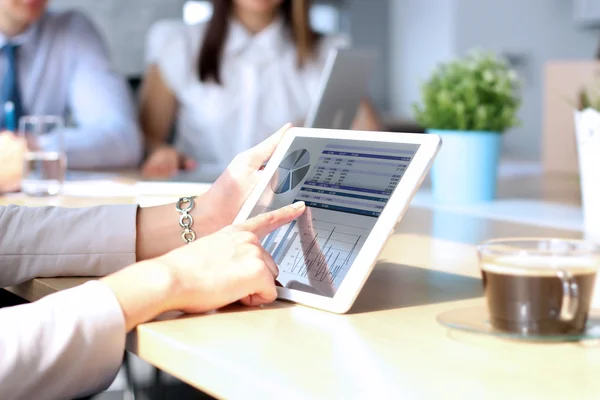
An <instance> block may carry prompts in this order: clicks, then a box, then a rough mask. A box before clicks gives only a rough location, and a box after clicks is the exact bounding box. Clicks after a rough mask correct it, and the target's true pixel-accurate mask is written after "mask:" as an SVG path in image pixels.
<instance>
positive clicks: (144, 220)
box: [136, 194, 222, 261]
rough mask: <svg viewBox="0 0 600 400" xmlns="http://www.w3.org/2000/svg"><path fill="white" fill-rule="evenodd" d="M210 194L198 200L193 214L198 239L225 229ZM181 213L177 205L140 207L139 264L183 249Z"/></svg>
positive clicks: (137, 247) (138, 228)
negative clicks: (180, 224)
mask: <svg viewBox="0 0 600 400" xmlns="http://www.w3.org/2000/svg"><path fill="white" fill-rule="evenodd" d="M205 196H206V194H205V195H203V196H200V197H198V198H196V199H195V207H194V210H193V211H192V212H191V215H192V218H193V219H194V223H193V225H192V230H193V231H194V233H195V234H196V237H197V238H200V237H203V236H206V235H210V234H211V233H214V232H216V231H217V230H218V229H220V228H221V225H222V224H221V223H219V221H217V220H216V218H215V214H216V212H215V210H212V209H211V207H210V206H209V205H208V204H207V203H208V202H207V201H206V198H205ZM180 216H181V214H179V212H177V210H176V209H175V204H167V205H164V206H157V207H146V208H140V209H139V211H138V215H137V240H136V255H137V260H138V261H143V260H148V259H151V258H155V257H158V256H161V255H163V254H165V253H168V252H169V251H171V250H174V249H176V248H178V247H181V246H183V245H184V244H185V243H184V242H183V240H182V238H181V234H182V232H183V228H182V227H181V226H179V217H180Z"/></svg>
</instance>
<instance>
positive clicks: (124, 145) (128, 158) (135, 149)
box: [64, 122, 142, 169]
mask: <svg viewBox="0 0 600 400" xmlns="http://www.w3.org/2000/svg"><path fill="white" fill-rule="evenodd" d="M64 142H65V148H66V152H67V163H68V165H69V168H75V169H89V168H126V167H137V166H138V164H139V162H140V160H141V157H142V138H141V134H140V132H139V130H138V128H137V127H136V126H135V123H133V122H131V123H123V124H118V125H115V126H114V127H104V128H101V127H93V128H87V127H81V128H70V129H66V130H65V131H64Z"/></svg>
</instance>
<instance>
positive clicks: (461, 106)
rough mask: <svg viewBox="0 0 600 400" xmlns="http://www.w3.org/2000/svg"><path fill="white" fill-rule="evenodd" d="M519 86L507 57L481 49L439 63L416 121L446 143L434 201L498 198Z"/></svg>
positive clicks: (434, 181) (417, 108) (434, 176)
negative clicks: (503, 145) (501, 164)
mask: <svg viewBox="0 0 600 400" xmlns="http://www.w3.org/2000/svg"><path fill="white" fill-rule="evenodd" d="M519 86H520V83H519V79H518V77H517V74H516V72H515V71H514V70H512V69H511V68H510V66H509V65H508V63H507V62H506V61H504V60H503V59H501V58H499V57H498V56H496V55H495V54H493V53H491V52H484V51H480V50H474V51H471V52H470V53H469V54H468V55H467V56H465V57H464V58H459V59H456V60H452V61H450V62H448V63H442V64H440V65H438V66H437V67H436V68H435V69H434V71H433V73H432V74H431V77H430V78H429V80H428V81H426V82H425V83H424V84H423V85H422V88H421V97H422V98H421V103H422V104H414V113H415V117H416V120H417V122H418V123H419V124H421V125H422V126H423V127H424V128H425V129H426V130H427V132H428V133H434V134H438V135H440V136H441V138H442V140H443V143H444V144H443V147H442V150H441V151H440V153H439V155H438V156H437V158H436V161H435V162H434V164H433V167H432V174H431V178H432V189H433V196H434V199H435V201H436V202H438V203H442V204H472V203H478V202H486V201H490V200H493V199H494V198H495V195H496V182H497V175H498V172H497V171H498V163H499V159H500V149H501V138H502V133H503V132H505V131H506V130H508V129H509V128H511V127H514V126H516V125H518V124H519V123H520V121H519V120H518V118H517V112H518V110H519V108H520V105H521V99H520V96H519V94H518V88H519Z"/></svg>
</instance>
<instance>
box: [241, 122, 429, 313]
mask: <svg viewBox="0 0 600 400" xmlns="http://www.w3.org/2000/svg"><path fill="white" fill-rule="evenodd" d="M440 145H441V140H440V138H439V137H438V136H436V135H428V134H409V133H385V132H360V131H340V130H323V129H310V128H292V129H290V130H289V132H288V133H287V134H286V136H285V137H284V139H283V140H282V142H281V143H280V145H279V146H278V147H277V149H276V151H275V153H274V154H273V156H272V157H271V160H270V161H269V163H268V164H267V165H266V167H265V169H264V170H263V171H262V178H261V179H260V181H259V183H258V184H257V185H256V187H255V188H254V190H253V191H252V193H251V194H250V196H249V198H248V200H247V201H246V203H245V204H244V206H243V207H242V209H241V211H240V213H239V214H238V216H237V218H236V222H241V221H245V220H246V219H248V218H250V217H253V216H255V215H258V214H261V213H263V212H266V211H270V210H274V209H278V208H280V207H283V206H285V205H288V204H291V203H293V202H295V201H300V200H302V201H304V202H306V205H307V206H308V208H307V211H306V212H305V213H304V215H302V216H301V217H300V218H299V219H298V220H296V221H294V222H292V223H291V224H289V225H287V226H284V227H282V228H280V229H278V230H277V231H275V232H272V233H271V234H269V235H268V236H267V237H265V238H264V240H263V242H262V244H263V246H264V247H265V249H266V250H267V251H268V252H269V253H270V254H271V255H272V256H273V259H274V260H275V262H276V263H277V265H278V266H279V277H278V278H277V283H278V286H279V287H278V292H279V298H280V299H284V300H288V301H292V302H295V303H299V304H304V305H307V306H311V307H315V308H320V309H323V310H328V311H332V312H336V313H345V312H347V311H348V310H349V309H350V307H351V306H352V304H353V303H354V300H355V299H356V297H357V295H358V293H359V292H360V290H361V289H362V287H363V285H364V283H365V282H366V280H367V278H368V276H369V274H370V273H371V270H372V269H373V266H374V265H375V262H376V261H377V258H378V257H379V254H380V253H381V251H382V249H383V247H384V245H385V244H386V242H387V240H388V238H389V237H390V235H392V234H393V232H394V230H395V227H396V225H397V223H398V222H399V221H400V219H401V218H402V216H403V215H404V213H405V211H406V210H407V208H408V205H409V203H410V201H411V199H412V197H413V196H414V194H415V192H416V191H417V189H418V188H419V186H420V185H421V183H422V182H423V179H424V178H425V176H426V174H427V172H428V171H429V168H430V166H431V164H432V162H433V160H434V158H435V156H436V154H437V152H438V149H439V147H440Z"/></svg>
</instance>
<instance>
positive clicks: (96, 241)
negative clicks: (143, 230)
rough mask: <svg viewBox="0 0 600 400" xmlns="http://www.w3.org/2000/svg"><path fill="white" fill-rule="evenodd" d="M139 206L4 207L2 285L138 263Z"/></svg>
mask: <svg viewBox="0 0 600 400" xmlns="http://www.w3.org/2000/svg"><path fill="white" fill-rule="evenodd" d="M136 217H137V206H134V205H117V206H99V207H91V208H71V209H69V208H59V207H39V208H27V207H19V206H8V207H0V287H5V286H11V285H15V284H18V283H22V282H25V281H27V280H30V279H32V278H36V277H57V276H105V275H108V274H110V273H113V272H115V271H118V270H119V269H122V268H124V267H126V266H127V265H130V264H133V263H134V262H135V241H136Z"/></svg>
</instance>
